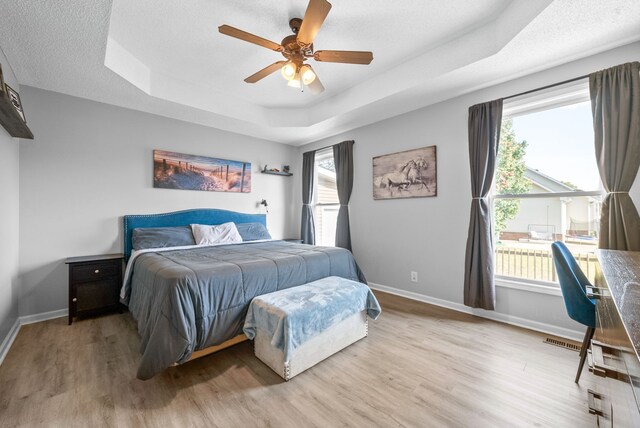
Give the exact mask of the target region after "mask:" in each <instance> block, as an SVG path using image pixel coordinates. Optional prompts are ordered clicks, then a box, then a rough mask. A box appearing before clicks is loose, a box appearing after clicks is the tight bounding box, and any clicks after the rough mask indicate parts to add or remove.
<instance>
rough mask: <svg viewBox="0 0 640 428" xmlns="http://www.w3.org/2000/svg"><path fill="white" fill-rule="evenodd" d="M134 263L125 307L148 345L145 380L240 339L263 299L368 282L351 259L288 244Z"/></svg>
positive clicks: (182, 253) (190, 252) (199, 251)
mask: <svg viewBox="0 0 640 428" xmlns="http://www.w3.org/2000/svg"><path fill="white" fill-rule="evenodd" d="M131 263H133V266H132V267H133V269H132V271H133V272H132V275H131V278H130V280H129V284H128V285H126V288H127V289H128V290H127V296H128V297H127V299H126V301H125V303H127V304H128V306H129V310H130V311H131V314H132V315H133V317H134V318H135V319H136V320H137V323H138V332H139V333H140V337H141V353H142V359H141V361H140V366H139V367H138V374H137V376H138V378H139V379H149V378H151V377H153V376H154V375H156V374H158V373H159V372H161V371H162V370H164V369H166V368H167V367H169V366H171V365H172V364H173V363H176V362H177V363H183V362H185V361H187V360H189V358H190V357H191V354H192V353H193V352H194V351H196V350H198V349H202V348H206V347H209V346H213V345H217V344H220V343H222V342H224V341H226V340H229V339H231V338H232V337H234V336H236V335H238V334H240V333H241V332H242V325H243V323H244V319H245V316H246V313H247V309H248V307H249V303H250V302H251V299H253V298H254V297H255V296H259V295H262V294H266V293H270V292H273V291H276V290H281V289H283V288H289V287H294V286H297V285H301V284H306V283H308V282H311V281H314V280H317V279H320V278H324V277H327V276H340V277H343V278H347V279H352V280H356V281H361V282H365V280H364V277H363V276H362V274H361V272H360V270H359V268H358V266H357V265H356V262H355V260H354V259H353V256H352V254H351V253H350V252H349V251H347V250H345V249H342V248H332V247H315V246H310V245H303V244H294V243H289V242H284V241H272V242H260V243H246V244H239V245H225V246H219V247H203V248H192V249H187V250H173V251H164V252H151V253H145V254H141V255H140V256H138V257H137V258H136V259H135V260H132V261H131Z"/></svg>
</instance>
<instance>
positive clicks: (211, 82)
mask: <svg viewBox="0 0 640 428" xmlns="http://www.w3.org/2000/svg"><path fill="white" fill-rule="evenodd" d="M332 3H333V8H332V10H331V12H330V14H329V16H328V18H327V20H326V21H325V25H324V26H323V28H322V30H321V31H320V33H319V34H318V37H317V38H316V41H315V48H316V49H317V50H319V49H339V50H343V49H345V50H371V51H373V52H374V60H373V62H372V64H371V65H370V66H360V65H345V64H329V63H322V64H321V63H314V64H313V65H314V68H315V69H316V71H317V72H318V75H319V76H320V78H321V80H322V82H323V84H324V86H325V87H326V91H325V92H324V93H323V94H321V95H320V96H313V95H311V94H310V93H308V92H305V93H301V92H299V90H295V89H292V88H289V87H287V86H286V84H285V82H284V80H283V79H282V78H281V77H280V75H279V73H275V74H274V75H272V76H269V77H267V78H265V79H264V80H263V81H261V82H259V83H257V84H254V85H249V84H246V83H244V82H243V79H244V78H245V77H247V76H248V75H250V74H252V73H254V72H255V71H257V70H259V69H261V68H263V67H265V66H266V65H268V64H270V63H272V62H275V61H276V60H280V59H281V57H279V54H278V53H276V52H273V51H270V50H268V49H264V48H260V47H258V46H255V45H252V44H249V43H246V42H242V41H240V40H237V39H233V38H230V37H226V36H223V35H221V34H219V33H218V32H217V27H218V26H219V25H221V24H229V25H232V26H234V27H238V28H241V29H243V30H246V31H249V32H251V33H254V34H257V35H259V36H262V37H265V38H268V39H271V40H274V41H276V42H280V40H281V39H282V38H283V37H284V36H286V35H289V34H290V30H289V28H288V20H289V18H291V17H294V16H299V17H301V16H303V15H304V10H305V8H306V4H307V0H286V1H283V0H263V1H260V2H247V1H233V2H231V1H227V2H222V1H214V0H191V1H183V2H176V1H169V0H136V1H131V0H114V1H113V2H111V1H108V0H84V1H82V2H78V1H77V0H76V1H74V0H56V1H54V2H43V1H39V0H3V6H2V13H1V14H0V47H2V49H3V50H4V52H5V54H6V56H7V57H8V59H9V61H10V62H11V64H12V66H13V68H14V70H15V71H16V74H17V76H18V78H19V80H20V83H21V84H24V85H30V86H35V87H39V88H43V89H48V90H53V91H57V92H62V93H66V94H70V95H75V96H79V97H84V98H89V99H93V100H96V101H101V102H106V103H111V104H115V105H120V106H124V107H128V108H132V109H137V110H142V111H148V112H151V113H155V114H160V115H164V116H168V117H173V118H177V119H181V120H186V121H191V122H194V123H200V124H204V125H207V126H214V127H217V128H221V129H226V130H230V131H233V132H240V133H244V134H247V135H253V136H256V137H259V138H264V139H268V140H275V141H281V142H285V143H289V144H302V143H306V142H309V141H313V140H315V139H319V138H323V137H327V136H329V135H333V134H336V133H339V132H343V131H345V130H348V129H353V128H355V127H358V126H362V125H365V124H367V123H371V122H373V121H376V120H381V119H384V118H387V117H391V116H394V115H397V114H400V113H403V112H405V111H408V110H410V109H414V108H419V107H422V106H425V105H428V104H432V103H434V102H437V101H440V100H442V99H446V98H450V97H453V96H457V95H460V94H461V93H465V92H468V91H470V90H473V89H476V88H478V87H482V86H486V85H487V84H489V83H491V82H493V83H495V82H499V81H504V80H507V79H509V78H513V77H515V76H520V75H523V74H527V73H529V72H533V71H537V70H542V69H545V68H549V67H552V66H555V65H558V64H561V63H563V62H568V61H570V60H574V59H578V58H580V57H584V56H587V55H591V54H594V53H597V52H600V51H604V50H607V49H611V48H613V47H616V46H621V45H624V44H628V43H631V42H633V41H637V40H640V31H639V30H638V29H639V28H640V1H637V0H607V1H601V0H555V1H553V0H536V1H530V0H483V1H481V2H478V1H476V0H456V1H447V2H443V1H440V0H404V1H402V2H396V3H391V2H388V1H385V2H383V1H381V0H369V1H365V0H351V1H348V2H340V1H338V0H333V2H332ZM396 5H397V6H396ZM393 6H396V8H393Z"/></svg>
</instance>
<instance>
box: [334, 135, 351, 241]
mask: <svg viewBox="0 0 640 428" xmlns="http://www.w3.org/2000/svg"><path fill="white" fill-rule="evenodd" d="M333 160H334V162H335V165H336V186H337V187H338V199H339V200H340V210H339V211H338V222H337V224H336V247H342V248H346V249H347V250H349V251H351V229H350V228H349V199H350V198H351V190H352V189H353V141H343V142H342V143H340V144H336V145H335V146H333Z"/></svg>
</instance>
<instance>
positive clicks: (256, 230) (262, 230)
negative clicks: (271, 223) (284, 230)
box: [236, 223, 271, 242]
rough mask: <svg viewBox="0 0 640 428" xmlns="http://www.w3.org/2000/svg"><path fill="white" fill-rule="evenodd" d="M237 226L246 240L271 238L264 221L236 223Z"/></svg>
mask: <svg viewBox="0 0 640 428" xmlns="http://www.w3.org/2000/svg"><path fill="white" fill-rule="evenodd" d="M236 227H237V228H238V232H239V233H240V236H242V240H243V241H244V242H247V241H257V240H258V239H271V235H269V231H268V230H267V228H266V227H265V226H264V224H262V223H236Z"/></svg>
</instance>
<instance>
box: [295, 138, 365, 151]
mask: <svg viewBox="0 0 640 428" xmlns="http://www.w3.org/2000/svg"><path fill="white" fill-rule="evenodd" d="M345 141H353V144H355V143H356V142H355V141H354V140H344V141H341V142H340V143H344V142H345ZM340 143H336V144H332V145H330V146H325V147H320V148H319V149H315V150H309V152H319V151H320V150H324V149H328V148H330V147H333V146H337V145H338V144H340ZM309 152H305V153H309Z"/></svg>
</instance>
